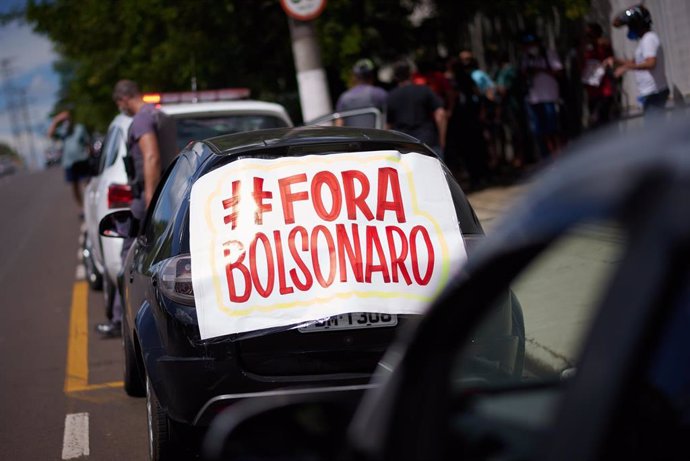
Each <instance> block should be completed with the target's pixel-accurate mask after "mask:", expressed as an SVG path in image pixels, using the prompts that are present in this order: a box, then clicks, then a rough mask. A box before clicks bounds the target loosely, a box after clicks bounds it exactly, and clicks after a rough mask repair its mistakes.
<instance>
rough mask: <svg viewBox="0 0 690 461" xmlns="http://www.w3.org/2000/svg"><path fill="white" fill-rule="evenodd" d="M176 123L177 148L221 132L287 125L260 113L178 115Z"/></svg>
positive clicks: (277, 118) (237, 131) (278, 119)
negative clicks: (216, 115) (200, 115)
mask: <svg viewBox="0 0 690 461" xmlns="http://www.w3.org/2000/svg"><path fill="white" fill-rule="evenodd" d="M176 123H177V147H178V148H179V149H184V147H185V146H186V145H187V144H188V143H189V142H190V141H195V140H200V139H206V138H212V137H214V136H220V135H223V134H231V133H239V132H243V131H253V130H260V129H264V128H283V127H287V126H288V124H287V123H286V122H285V121H284V120H283V119H281V118H279V117H275V116H273V115H262V114H243V115H223V116H219V117H208V116H205V117H190V116H178V117H176Z"/></svg>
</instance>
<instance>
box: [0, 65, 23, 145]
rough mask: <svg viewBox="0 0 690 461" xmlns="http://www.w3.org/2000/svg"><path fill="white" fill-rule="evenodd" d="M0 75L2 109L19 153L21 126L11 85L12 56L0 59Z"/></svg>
mask: <svg viewBox="0 0 690 461" xmlns="http://www.w3.org/2000/svg"><path fill="white" fill-rule="evenodd" d="M0 75H2V92H3V93H4V96H5V107H4V110H5V111H6V112H7V116H8V117H9V119H10V129H11V130H12V137H13V138H14V148H15V150H16V151H17V153H21V152H22V151H23V149H22V147H23V146H22V138H21V127H20V125H19V123H20V122H19V111H18V110H17V103H16V99H15V89H14V86H13V85H12V58H4V59H2V60H0Z"/></svg>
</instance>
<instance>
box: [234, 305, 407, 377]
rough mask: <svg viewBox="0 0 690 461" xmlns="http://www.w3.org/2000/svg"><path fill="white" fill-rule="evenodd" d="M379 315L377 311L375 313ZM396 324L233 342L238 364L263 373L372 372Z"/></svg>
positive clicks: (400, 319) (280, 334) (294, 331)
mask: <svg viewBox="0 0 690 461" xmlns="http://www.w3.org/2000/svg"><path fill="white" fill-rule="evenodd" d="M374 315H378V314H374ZM414 317H416V316H414V315H412V316H408V315H399V316H398V317H397V320H398V322H397V325H396V326H387V327H368V328H361V329H346V330H331V329H329V330H323V331H310V332H303V331H299V330H298V329H291V330H287V331H282V332H278V333H271V334H267V335H263V336H258V337H254V338H248V339H244V340H241V341H238V342H237V343H236V347H237V353H238V357H239V363H240V365H241V367H242V368H243V369H244V370H245V371H247V372H249V373H253V374H257V375H263V376H309V375H326V374H362V373H367V374H368V373H371V372H372V371H373V370H374V368H375V367H376V364H377V363H378V361H379V360H380V358H381V356H382V355H383V353H384V352H385V350H386V348H387V347H388V345H389V344H390V343H391V342H392V341H393V339H394V338H395V335H396V334H397V332H398V330H399V329H400V328H404V326H405V325H406V324H407V323H409V322H410V321H412V320H413V318H414Z"/></svg>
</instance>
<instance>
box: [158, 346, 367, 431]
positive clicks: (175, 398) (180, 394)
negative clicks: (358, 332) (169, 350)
mask: <svg viewBox="0 0 690 461" xmlns="http://www.w3.org/2000/svg"><path fill="white" fill-rule="evenodd" d="M152 358H153V357H151V356H150V355H149V357H147V359H146V361H147V364H148V366H147V371H148V374H149V377H150V378H151V382H152V385H153V387H154V389H155V391H156V395H157V396H158V398H159V400H160V402H161V405H162V406H163V407H164V408H165V409H166V411H167V412H168V416H169V417H170V418H172V419H173V420H175V421H178V422H181V423H186V424H194V425H202V426H203V425H208V423H209V422H210V420H211V419H213V417H214V416H216V415H217V414H218V413H219V412H220V411H222V410H223V409H224V408H226V407H228V406H229V405H231V404H232V403H233V402H235V401H237V400H240V399H243V398H250V397H252V398H256V397H261V396H262V395H267V396H268V395H273V394H275V393H276V392H277V393H286V392H287V393H294V392H304V391H305V390H306V389H311V390H313V389H314V388H328V389H334V388H336V389H343V390H349V391H353V392H356V391H359V390H362V389H363V388H362V386H366V385H368V382H369V379H370V374H365V373H360V374H355V373H352V374H330V375H310V376H260V375H254V374H251V373H248V372H246V371H244V370H242V369H241V368H240V367H239V366H238V363H237V361H235V360H233V359H229V360H218V359H215V358H211V357H190V358H188V357H170V356H162V357H159V358H157V359H155V360H154V361H153V362H154V363H151V359H152ZM151 365H153V368H152V367H151Z"/></svg>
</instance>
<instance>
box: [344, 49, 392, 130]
mask: <svg viewBox="0 0 690 461" xmlns="http://www.w3.org/2000/svg"><path fill="white" fill-rule="evenodd" d="M352 75H353V76H354V80H355V86H353V87H352V88H350V89H349V90H347V91H346V92H344V93H343V94H341V95H340V97H339V98H338V102H337V103H336V105H335V110H337V111H338V112H345V111H348V110H355V109H368V108H375V109H378V110H379V111H381V113H382V114H384V113H385V112H386V96H387V95H386V90H384V89H383V88H380V87H378V86H375V85H374V63H373V62H372V61H371V60H370V59H360V60H359V61H357V63H355V65H354V67H353V68H352ZM375 122H376V118H375V117H374V115H373V114H362V115H352V116H349V117H345V118H339V119H336V121H335V124H336V125H337V126H354V127H362V128H381V127H380V126H378V127H377V126H376V123H375Z"/></svg>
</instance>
